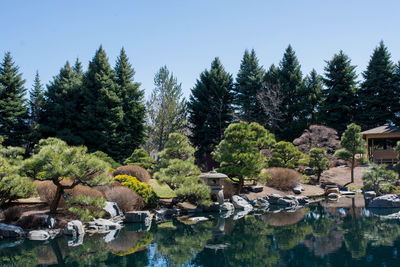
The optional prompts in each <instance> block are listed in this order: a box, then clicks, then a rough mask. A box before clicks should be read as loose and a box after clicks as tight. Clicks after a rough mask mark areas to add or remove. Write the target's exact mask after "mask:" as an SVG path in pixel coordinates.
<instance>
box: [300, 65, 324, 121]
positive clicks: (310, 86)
mask: <svg viewBox="0 0 400 267" xmlns="http://www.w3.org/2000/svg"><path fill="white" fill-rule="evenodd" d="M304 88H305V89H304V92H303V97H304V99H305V101H304V105H303V111H302V113H303V116H302V117H303V118H306V119H307V127H308V126H310V125H312V124H316V123H318V118H317V114H318V110H319V107H320V105H321V103H322V90H323V82H322V77H321V76H320V75H318V73H317V71H316V70H315V69H313V70H312V71H311V72H310V74H309V75H307V76H306V78H305V80H304Z"/></svg>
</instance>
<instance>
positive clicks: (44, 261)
mask: <svg viewBox="0 0 400 267" xmlns="http://www.w3.org/2000/svg"><path fill="white" fill-rule="evenodd" d="M34 251H35V256H36V259H37V262H38V264H40V265H52V264H59V262H58V260H57V255H56V252H55V251H54V250H53V248H52V247H51V245H50V244H43V245H39V246H37V247H35V249H34Z"/></svg>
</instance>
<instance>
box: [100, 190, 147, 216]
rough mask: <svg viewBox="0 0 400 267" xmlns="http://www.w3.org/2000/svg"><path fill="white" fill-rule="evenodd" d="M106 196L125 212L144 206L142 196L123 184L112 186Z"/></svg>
mask: <svg viewBox="0 0 400 267" xmlns="http://www.w3.org/2000/svg"><path fill="white" fill-rule="evenodd" d="M105 197H106V199H107V200H108V201H112V202H116V203H117V204H118V207H119V208H120V209H121V210H122V211H123V212H127V211H132V210H141V209H143V208H144V201H143V199H142V197H141V196H139V195H138V194H136V193H135V192H133V191H132V190H130V189H128V188H126V187H123V186H115V187H111V188H110V189H109V190H107V191H105Z"/></svg>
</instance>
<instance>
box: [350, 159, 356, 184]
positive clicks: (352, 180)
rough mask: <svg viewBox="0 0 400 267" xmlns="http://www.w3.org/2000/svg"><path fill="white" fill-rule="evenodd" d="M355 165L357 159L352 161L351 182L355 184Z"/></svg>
mask: <svg viewBox="0 0 400 267" xmlns="http://www.w3.org/2000/svg"><path fill="white" fill-rule="evenodd" d="M354 163H355V158H354V156H353V158H352V159H351V182H352V183H354Z"/></svg>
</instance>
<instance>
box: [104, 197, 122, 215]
mask: <svg viewBox="0 0 400 267" xmlns="http://www.w3.org/2000/svg"><path fill="white" fill-rule="evenodd" d="M104 210H105V211H107V212H108V213H109V214H110V216H111V218H114V217H120V216H123V215H124V213H123V212H122V211H121V210H120V208H119V207H118V204H117V203H116V202H110V201H107V202H106V206H105V207H104Z"/></svg>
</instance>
